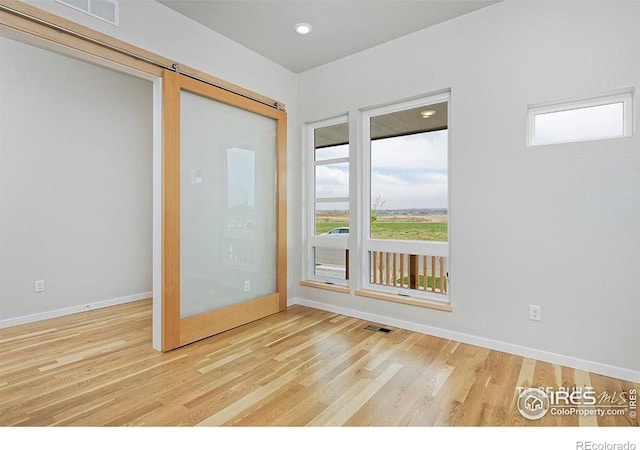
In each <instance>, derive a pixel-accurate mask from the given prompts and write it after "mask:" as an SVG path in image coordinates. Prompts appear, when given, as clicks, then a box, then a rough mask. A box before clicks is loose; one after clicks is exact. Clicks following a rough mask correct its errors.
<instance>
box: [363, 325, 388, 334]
mask: <svg viewBox="0 0 640 450" xmlns="http://www.w3.org/2000/svg"><path fill="white" fill-rule="evenodd" d="M364 329H365V330H370V331H378V332H380V333H386V334H389V333H391V331H392V330H390V329H389V328H383V327H379V326H377V325H367V326H366V327H364Z"/></svg>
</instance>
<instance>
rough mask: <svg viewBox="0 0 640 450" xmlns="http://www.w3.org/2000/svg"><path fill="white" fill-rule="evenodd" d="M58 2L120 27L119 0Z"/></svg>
mask: <svg viewBox="0 0 640 450" xmlns="http://www.w3.org/2000/svg"><path fill="white" fill-rule="evenodd" d="M56 2H58V3H61V4H63V5H65V6H68V7H70V8H73V9H75V10H77V11H81V12H83V13H85V14H88V15H90V16H91V17H95V18H96V19H100V20H103V21H105V22H108V23H110V24H111V25H115V26H119V25H120V8H119V2H118V0H56Z"/></svg>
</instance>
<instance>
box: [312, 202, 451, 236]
mask: <svg viewBox="0 0 640 450" xmlns="http://www.w3.org/2000/svg"><path fill="white" fill-rule="evenodd" d="M383 211H384V212H385V213H383ZM425 211H428V213H422V214H421V212H425ZM377 212H378V216H377V218H376V220H375V221H374V222H373V223H372V225H371V237H372V238H377V239H401V240H416V241H439V242H446V241H447V240H448V228H449V227H448V226H449V224H448V220H449V216H448V215H447V209H446V208H432V209H417V208H412V209H402V210H398V209H393V210H378V211H377ZM390 212H391V213H390ZM315 225H316V234H322V233H327V232H328V231H331V230H332V229H334V228H340V227H349V217H348V212H347V211H345V210H342V211H340V210H333V211H316V224H315Z"/></svg>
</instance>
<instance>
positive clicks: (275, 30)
mask: <svg viewBox="0 0 640 450" xmlns="http://www.w3.org/2000/svg"><path fill="white" fill-rule="evenodd" d="M159 1H160V3H163V4H164V5H166V6H168V7H169V8H171V9H173V10H175V11H177V12H179V13H181V14H183V15H185V16H187V17H189V18H191V19H193V20H195V21H196V22H199V23H201V24H203V25H205V26H206V27H208V28H211V29H212V30H214V31H217V32H218V33H221V34H223V35H225V36H227V37H228V38H230V39H232V40H234V41H236V42H238V43H240V44H242V45H244V46H245V47H248V48H250V49H252V50H253V51H255V52H257V53H259V54H261V55H263V56H265V57H266V58H269V59H270V60H272V61H274V62H276V63H278V64H280V65H281V66H284V67H286V68H288V69H289V70H291V71H293V72H296V73H300V72H304V71H306V70H309V69H312V68H314V67H318V66H321V65H323V64H326V63H328V62H331V61H335V60H337V59H340V58H343V57H345V56H348V55H351V54H353V53H357V52H360V51H362V50H365V49H367V48H371V47H374V46H376V45H379V44H382V43H384V42H388V41H390V40H392V39H396V38H398V37H400V36H404V35H406V34H409V33H412V32H414V31H418V30H421V29H423V28H426V27H430V26H432V25H435V24H437V23H440V22H444V21H445V20H449V19H452V18H454V17H457V16H461V15H463V14H467V13H469V12H471V11H475V10H477V9H480V8H483V7H485V6H488V5H491V4H493V3H496V1H479V0H473V1H462V0H460V1H457V0H456V1H451V0H448V1H432V0H411V1H405V0H393V1H390V0H374V1H370V0H357V1H342V0H340V1H338V0H324V1H317V0H297V1H278V0H262V1H260V0H242V1H240V0H235V1H228V0H224V1H223V0H159ZM300 22H306V23H309V24H311V26H312V27H313V31H312V32H311V33H310V34H308V35H306V36H300V35H298V34H296V33H295V31H294V27H295V25H296V24H298V23H300Z"/></svg>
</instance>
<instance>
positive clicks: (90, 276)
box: [0, 37, 152, 324]
mask: <svg viewBox="0 0 640 450" xmlns="http://www.w3.org/2000/svg"><path fill="white" fill-rule="evenodd" d="M0 54H2V58H3V61H4V62H5V63H6V64H7V65H8V66H10V67H11V69H10V70H3V71H0V127H1V128H0V137H1V139H0V211H1V216H0V324H1V323H5V324H11V323H12V321H11V320H8V319H14V320H15V319H17V318H22V317H23V316H31V315H34V314H35V315H38V314H42V313H47V312H51V311H55V310H60V309H67V310H68V309H71V310H74V309H73V308H74V307H78V306H81V305H86V304H90V303H96V302H104V301H108V300H112V299H116V298H122V297H128V298H131V296H135V295H137V297H136V298H137V299H139V298H147V297H149V292H150V291H151V225H152V219H151V210H152V203H151V187H152V178H151V175H152V123H151V120H152V84H151V83H150V82H148V81H145V80H141V79H138V78H134V77H132V76H129V75H124V74H121V73H118V72H114V71H112V70H109V69H105V68H102V67H98V66H95V65H92V64H88V63H85V62H81V61H78V60H75V59H71V58H69V57H66V56H62V55H59V54H56V53H53V52H49V51H46V50H42V49H39V48H36V47H32V46H30V45H27V44H23V43H19V42H17V41H13V40H10V39H6V38H2V37H0ZM40 279H44V280H45V292H43V293H35V292H34V281H35V280H40ZM138 294H141V295H138ZM76 310H77V309H76ZM36 317H41V316H36Z"/></svg>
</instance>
